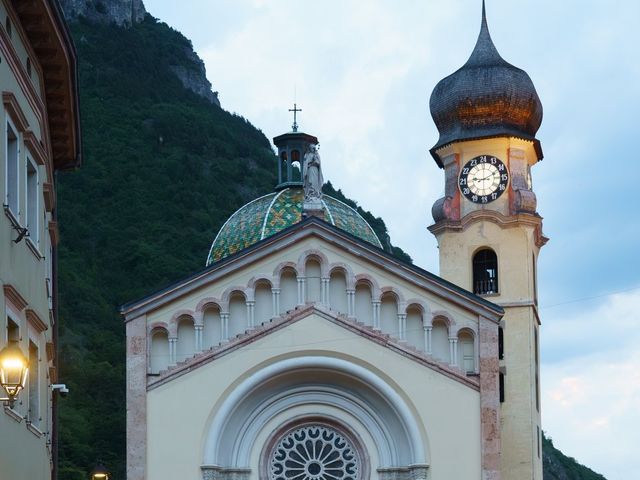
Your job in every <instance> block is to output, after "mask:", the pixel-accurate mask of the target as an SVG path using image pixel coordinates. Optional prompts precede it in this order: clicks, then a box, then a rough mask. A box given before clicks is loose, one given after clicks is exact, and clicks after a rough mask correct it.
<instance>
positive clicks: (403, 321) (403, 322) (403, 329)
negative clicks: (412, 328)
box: [398, 313, 407, 341]
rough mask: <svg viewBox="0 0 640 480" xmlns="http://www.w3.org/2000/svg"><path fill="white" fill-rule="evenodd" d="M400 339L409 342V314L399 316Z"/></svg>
mask: <svg viewBox="0 0 640 480" xmlns="http://www.w3.org/2000/svg"><path fill="white" fill-rule="evenodd" d="M398 338H399V339H400V340H401V341H406V340H407V314H406V313H399V314H398Z"/></svg>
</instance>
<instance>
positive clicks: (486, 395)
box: [478, 317, 502, 480]
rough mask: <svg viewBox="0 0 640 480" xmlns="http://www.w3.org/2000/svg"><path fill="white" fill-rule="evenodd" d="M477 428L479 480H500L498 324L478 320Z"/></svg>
mask: <svg viewBox="0 0 640 480" xmlns="http://www.w3.org/2000/svg"><path fill="white" fill-rule="evenodd" d="M479 337H480V339H479V342H478V343H479V345H480V348H479V357H480V365H479V370H480V412H481V416H480V425H481V434H482V478H490V479H491V480H500V478H501V473H500V452H501V449H502V448H501V437H500V435H501V428H500V388H499V368H500V361H499V360H498V325H496V324H495V323H493V322H491V321H490V320H488V319H486V318H484V317H480V335H479Z"/></svg>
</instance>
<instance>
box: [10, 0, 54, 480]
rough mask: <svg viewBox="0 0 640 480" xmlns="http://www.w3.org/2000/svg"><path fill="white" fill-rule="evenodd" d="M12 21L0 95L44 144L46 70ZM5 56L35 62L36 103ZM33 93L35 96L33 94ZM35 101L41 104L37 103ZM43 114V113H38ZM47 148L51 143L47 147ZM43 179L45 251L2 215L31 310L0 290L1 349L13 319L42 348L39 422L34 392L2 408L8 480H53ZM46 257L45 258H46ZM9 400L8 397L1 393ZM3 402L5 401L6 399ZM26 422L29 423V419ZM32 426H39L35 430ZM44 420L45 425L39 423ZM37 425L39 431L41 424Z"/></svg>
mask: <svg viewBox="0 0 640 480" xmlns="http://www.w3.org/2000/svg"><path fill="white" fill-rule="evenodd" d="M7 15H9V18H10V19H11V20H10V21H11V23H12V34H11V38H10V40H9V43H5V40H4V38H6V36H2V38H0V41H2V52H3V54H2V55H1V56H2V62H0V92H10V93H12V94H13V95H14V96H15V98H16V100H17V102H18V104H19V106H20V109H21V111H22V113H23V114H24V117H25V118H26V121H27V123H28V130H30V131H32V132H33V133H34V134H35V136H36V137H37V138H38V139H41V135H42V130H41V121H42V119H43V118H44V114H45V111H44V108H43V107H44V106H43V103H42V98H41V84H40V80H41V79H40V77H39V75H40V67H39V65H38V63H37V59H36V58H34V56H31V55H30V54H29V48H28V47H27V44H26V43H24V40H25V39H26V36H24V35H23V32H22V31H21V25H20V24H19V23H17V22H16V21H15V19H16V18H17V17H16V16H15V15H13V14H12V12H9V11H8V10H7V4H6V3H5V2H4V1H2V2H0V20H1V21H0V30H2V33H4V34H6V30H5V26H6V18H7ZM4 52H15V54H16V56H17V59H18V65H19V67H18V68H22V69H24V71H25V72H26V59H27V57H30V61H31V63H32V74H31V78H30V79H29V80H28V82H29V83H30V84H31V85H32V86H33V89H34V91H35V97H33V96H32V101H29V92H28V91H27V90H25V89H24V87H23V86H21V85H20V83H19V82H18V81H17V77H16V75H17V73H16V71H15V70H13V69H12V68H11V65H10V58H8V56H7V54H5V53H4ZM32 93H33V92H32ZM34 98H35V100H33V99H34ZM40 107H42V110H40V111H39V112H38V109H39V108H40ZM7 118H8V113H7V110H6V109H5V107H4V106H3V107H2V108H1V109H0V124H1V125H2V129H1V130H0V131H1V132H2V133H1V135H0V137H1V142H0V192H1V194H0V196H1V197H2V203H5V195H6V185H5V181H6V171H5V160H6V138H5V136H6V133H5V132H6V128H5V124H6V121H7ZM18 137H19V138H18V143H19V145H20V158H19V169H18V174H19V194H20V199H19V205H20V210H21V211H20V212H15V213H17V214H18V215H19V220H20V222H22V223H24V218H25V212H24V211H23V209H24V206H25V204H26V154H27V148H26V147H25V146H24V144H23V135H22V133H20V134H19V135H18ZM44 143H45V144H46V142H44ZM37 168H38V174H39V192H38V194H39V197H38V198H39V212H38V217H39V231H40V234H39V237H40V242H39V245H33V246H34V247H37V248H29V246H28V245H27V240H26V239H23V240H22V241H21V242H20V243H18V244H16V243H14V242H13V240H14V239H15V238H16V236H17V233H16V230H15V229H14V228H13V227H12V224H11V221H10V219H9V218H8V217H7V216H6V215H5V213H4V211H3V210H0V287H4V286H5V285H11V287H13V288H14V289H15V290H16V291H17V292H19V294H20V296H22V297H23V298H24V300H25V301H26V302H27V306H26V308H25V309H22V310H17V311H16V309H12V308H11V307H10V306H9V302H8V300H7V298H6V296H5V294H4V291H3V289H0V312H2V314H1V315H0V348H3V347H4V346H5V345H6V342H7V315H10V316H11V317H12V320H13V321H15V322H16V323H18V325H19V327H20V347H21V349H22V351H23V353H25V355H27V356H28V352H29V341H30V340H31V341H32V342H33V343H34V344H36V345H37V347H38V357H39V362H38V365H39V382H38V390H39V416H38V418H33V417H30V415H29V412H28V404H29V401H28V391H23V392H22V393H21V395H20V397H19V400H18V402H17V403H16V405H15V407H14V411H13V412H11V411H9V410H8V409H7V408H2V407H0V465H1V469H2V473H1V474H0V476H2V478H11V479H15V480H21V479H24V480H39V479H48V478H50V477H51V463H50V461H51V455H50V453H51V452H50V447H48V446H47V443H48V442H50V436H49V434H50V431H51V411H50V406H51V402H50V399H51V392H50V388H49V380H48V375H49V366H50V363H49V359H48V358H47V354H46V345H47V343H48V342H51V330H52V329H51V326H50V324H49V299H48V295H47V289H46V283H45V278H46V277H47V272H48V268H50V264H48V263H47V262H49V261H50V258H49V245H50V238H49V235H48V231H47V222H46V221H45V204H44V197H43V194H42V185H43V184H44V183H45V182H51V181H52V179H51V178H48V177H47V175H48V173H47V168H46V167H45V166H43V165H38V166H37ZM41 257H45V258H41ZM26 309H31V310H33V311H34V312H35V313H36V314H37V316H38V317H39V318H40V319H41V320H42V321H43V322H44V323H45V324H46V325H48V329H47V330H45V331H44V332H42V333H40V332H38V331H37V329H35V328H34V327H33V325H30V324H29V322H28V321H27V316H26ZM0 393H2V394H4V392H0ZM0 396H3V395H0ZM25 417H26V418H25ZM29 420H34V424H33V425H29ZM38 420H39V421H38ZM36 423H37V427H35V424H36Z"/></svg>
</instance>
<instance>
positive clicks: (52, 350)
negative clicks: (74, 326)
mask: <svg viewBox="0 0 640 480" xmlns="http://www.w3.org/2000/svg"><path fill="white" fill-rule="evenodd" d="M45 350H46V352H47V361H48V362H53V359H54V358H55V356H56V346H55V345H54V343H53V342H47V345H46V346H45Z"/></svg>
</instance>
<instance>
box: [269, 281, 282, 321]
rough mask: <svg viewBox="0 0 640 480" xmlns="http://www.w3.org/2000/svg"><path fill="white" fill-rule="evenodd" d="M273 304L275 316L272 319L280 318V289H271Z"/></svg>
mask: <svg viewBox="0 0 640 480" xmlns="http://www.w3.org/2000/svg"><path fill="white" fill-rule="evenodd" d="M271 303H272V305H273V312H272V313H273V315H272V317H273V318H275V317H279V316H280V289H279V288H272V289H271Z"/></svg>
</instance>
